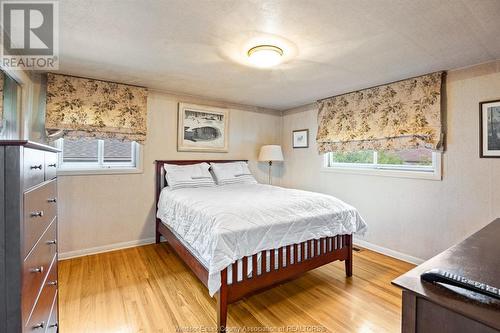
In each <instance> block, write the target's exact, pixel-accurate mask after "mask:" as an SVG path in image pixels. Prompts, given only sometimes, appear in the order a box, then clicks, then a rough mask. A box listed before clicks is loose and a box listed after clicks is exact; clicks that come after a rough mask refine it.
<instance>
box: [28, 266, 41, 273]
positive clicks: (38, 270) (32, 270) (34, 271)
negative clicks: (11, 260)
mask: <svg viewBox="0 0 500 333" xmlns="http://www.w3.org/2000/svg"><path fill="white" fill-rule="evenodd" d="M30 272H31V273H43V266H40V267H35V268H31V269H30Z"/></svg>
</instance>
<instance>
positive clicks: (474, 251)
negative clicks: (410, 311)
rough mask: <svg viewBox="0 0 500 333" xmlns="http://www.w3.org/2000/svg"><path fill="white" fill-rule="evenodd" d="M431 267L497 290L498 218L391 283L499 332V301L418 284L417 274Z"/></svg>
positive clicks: (499, 257) (499, 272) (499, 284)
mask: <svg viewBox="0 0 500 333" xmlns="http://www.w3.org/2000/svg"><path fill="white" fill-rule="evenodd" d="M433 268H439V269H442V270H445V271H449V272H451V273H455V274H458V275H461V276H464V277H466V278H468V279H472V280H475V281H479V282H483V283H486V284H489V285H490V286H493V287H497V288H500V218H498V219H496V220H494V221H493V222H491V223H490V224H488V225H487V226H485V227H484V228H482V229H481V230H479V231H478V232H476V233H475V234H473V235H472V236H470V237H468V238H467V239H465V240H464V241H462V242H461V243H458V244H456V245H454V246H452V247H450V248H449V249H447V250H445V251H444V252H442V253H440V254H438V255H437V256H435V257H433V258H431V259H429V260H428V261H426V262H424V263H423V264H421V265H419V266H417V267H415V268H414V269H412V270H411V271H409V272H407V273H405V274H403V275H401V276H400V277H398V278H397V279H395V280H394V281H393V284H395V285H397V286H399V287H401V288H403V289H406V290H409V291H412V292H414V293H416V294H417V295H419V296H420V297H424V298H426V299H429V300H430V301H432V302H434V303H436V304H439V305H441V306H443V307H446V308H449V309H452V310H453V311H456V312H459V313H461V314H463V315H465V316H468V317H470V318H473V319H475V320H477V321H480V322H482V323H485V324H487V325H489V326H492V327H494V328H496V329H500V301H499V300H495V299H493V298H490V297H487V296H482V295H479V294H477V293H472V292H468V291H465V290H463V289H459V288H454V289H453V290H454V291H455V292H453V291H450V290H448V289H447V288H445V287H442V286H440V285H434V284H431V283H428V282H422V281H421V280H420V275H421V274H422V273H424V272H426V271H428V270H430V269H433Z"/></svg>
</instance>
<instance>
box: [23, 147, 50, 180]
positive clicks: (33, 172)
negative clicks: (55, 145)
mask: <svg viewBox="0 0 500 333" xmlns="http://www.w3.org/2000/svg"><path fill="white" fill-rule="evenodd" d="M23 156H24V162H23V163H24V164H23V173H24V176H23V177H24V189H25V190H26V189H28V188H30V187H32V186H35V185H37V184H40V183H41V182H43V181H44V179H45V171H44V169H45V152H44V151H41V150H36V149H30V148H24V155H23Z"/></svg>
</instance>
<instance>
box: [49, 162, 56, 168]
mask: <svg viewBox="0 0 500 333" xmlns="http://www.w3.org/2000/svg"><path fill="white" fill-rule="evenodd" d="M56 166H57V164H55V163H52V164H49V168H55V167H56Z"/></svg>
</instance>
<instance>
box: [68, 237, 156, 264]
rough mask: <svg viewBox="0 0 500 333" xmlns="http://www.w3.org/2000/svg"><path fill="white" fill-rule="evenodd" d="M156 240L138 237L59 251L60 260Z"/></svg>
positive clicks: (150, 242)
mask: <svg viewBox="0 0 500 333" xmlns="http://www.w3.org/2000/svg"><path fill="white" fill-rule="evenodd" d="M154 242H155V238H154V237H151V238H145V239H138V240H134V241H130V242H122V243H114V244H108V245H103V246H96V247H91V248H88V249H82V250H76V251H69V252H62V253H59V260H66V259H71V258H77V257H83V256H88V255H91V254H97V253H103V252H110V251H115V250H121V249H126V248H129V247H135V246H140V245H146V244H152V243H154Z"/></svg>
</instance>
